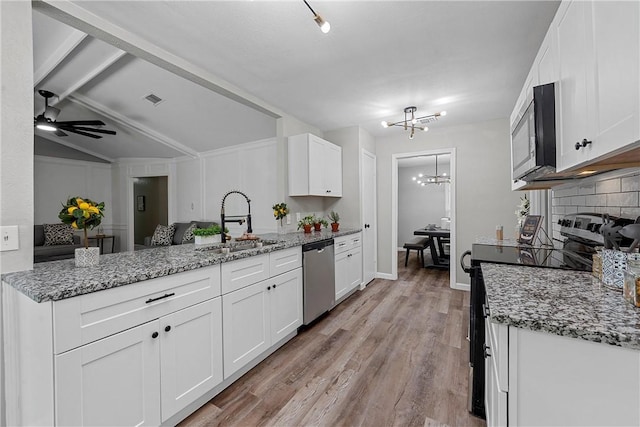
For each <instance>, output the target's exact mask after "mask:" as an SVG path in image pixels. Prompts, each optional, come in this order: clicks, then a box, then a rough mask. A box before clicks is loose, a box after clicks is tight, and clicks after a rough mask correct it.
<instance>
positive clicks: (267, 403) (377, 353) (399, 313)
mask: <svg viewBox="0 0 640 427" xmlns="http://www.w3.org/2000/svg"><path fill="white" fill-rule="evenodd" d="M398 257H399V258H398V280H397V281H389V280H381V279H376V280H374V281H373V282H371V283H370V284H369V285H368V286H367V288H366V289H365V290H364V291H361V292H356V293H355V294H354V295H352V296H351V297H349V298H348V299H347V300H346V301H345V302H343V303H342V304H340V305H339V306H338V307H336V308H335V309H333V310H332V311H331V312H330V313H329V315H327V316H326V317H325V318H323V319H321V320H320V321H319V322H318V323H316V324H315V325H313V326H312V327H310V328H309V329H307V330H305V331H303V332H301V333H300V334H298V336H296V337H295V338H294V339H293V340H291V341H290V342H289V343H287V344H286V345H285V346H284V347H282V348H281V349H279V350H278V351H277V352H275V353H274V354H272V355H271V356H269V357H268V358H267V359H266V360H264V361H263V362H262V363H260V364H259V365H258V366H256V367H255V368H254V369H252V370H251V371H249V372H248V373H247V374H245V375H244V376H243V377H242V378H240V379H239V380H238V381H236V382H235V383H234V384H232V385H231V386H229V387H228V388H227V389H226V390H224V391H223V392H222V393H220V394H219V395H218V396H216V397H215V398H214V399H212V400H211V401H209V402H208V403H206V404H205V405H204V406H202V407H201V408H200V409H199V410H198V411H196V412H195V413H193V414H192V415H190V416H189V417H188V418H187V419H185V420H184V421H183V422H182V423H181V424H180V426H183V427H186V426H485V422H484V421H483V420H480V419H478V418H475V417H473V416H472V415H470V414H469V413H468V412H467V378H468V357H469V346H468V345H469V343H468V341H467V340H466V336H467V325H468V319H469V293H468V292H463V291H457V290H452V289H450V288H449V273H448V272H447V271H437V270H429V269H424V268H420V266H419V265H418V263H417V261H416V258H415V257H411V258H410V260H409V265H408V266H407V267H404V252H401V253H399V254H398Z"/></svg>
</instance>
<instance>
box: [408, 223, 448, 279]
mask: <svg viewBox="0 0 640 427" xmlns="http://www.w3.org/2000/svg"><path fill="white" fill-rule="evenodd" d="M413 234H414V235H415V236H427V237H428V238H429V252H430V253H431V260H432V262H431V263H429V264H425V265H424V267H425V268H438V269H442V270H448V269H449V264H450V259H449V255H447V254H446V253H445V251H444V243H448V242H449V240H450V239H451V230H450V229H448V228H440V227H429V226H427V227H424V228H419V229H417V230H415V231H414V232H413Z"/></svg>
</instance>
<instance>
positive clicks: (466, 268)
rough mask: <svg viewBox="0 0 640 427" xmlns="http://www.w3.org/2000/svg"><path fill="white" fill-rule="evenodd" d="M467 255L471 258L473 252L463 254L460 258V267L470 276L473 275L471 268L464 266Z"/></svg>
mask: <svg viewBox="0 0 640 427" xmlns="http://www.w3.org/2000/svg"><path fill="white" fill-rule="evenodd" d="M467 255H469V256H471V251H464V252H463V253H462V255H461V256H460V266H461V267H462V269H463V270H464V272H465V273H467V274H469V273H471V266H466V265H464V258H465V257H466V256H467Z"/></svg>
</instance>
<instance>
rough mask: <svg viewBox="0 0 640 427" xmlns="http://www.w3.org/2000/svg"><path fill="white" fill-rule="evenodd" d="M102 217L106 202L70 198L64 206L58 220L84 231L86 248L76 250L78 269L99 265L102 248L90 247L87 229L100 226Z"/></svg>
mask: <svg viewBox="0 0 640 427" xmlns="http://www.w3.org/2000/svg"><path fill="white" fill-rule="evenodd" d="M102 217H104V202H100V203H96V202H94V201H93V200H90V199H83V198H81V197H70V198H69V199H68V200H67V203H66V204H65V203H63V204H62V210H61V211H60V213H59V214H58V218H60V219H61V220H62V222H63V223H65V224H69V225H71V228H73V229H75V230H80V229H82V230H83V231H84V248H78V249H76V250H75V260H76V267H90V266H92V265H98V263H99V261H100V248H98V247H89V236H88V235H87V228H91V229H94V228H95V227H97V226H99V225H100V222H102Z"/></svg>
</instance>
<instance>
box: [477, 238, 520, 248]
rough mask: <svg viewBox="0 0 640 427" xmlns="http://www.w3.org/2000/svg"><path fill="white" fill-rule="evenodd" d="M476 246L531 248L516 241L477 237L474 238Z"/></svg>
mask: <svg viewBox="0 0 640 427" xmlns="http://www.w3.org/2000/svg"><path fill="white" fill-rule="evenodd" d="M474 244H476V245H491V246H497V245H501V246H513V247H516V248H517V247H519V246H524V247H531V246H527V245H523V244H522V243H519V242H518V239H503V240H498V239H496V238H495V237H478V238H476V241H475V243H474Z"/></svg>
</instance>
